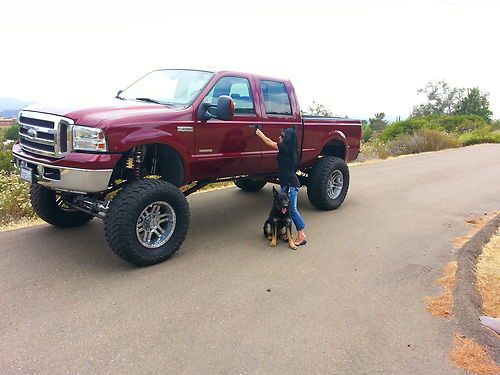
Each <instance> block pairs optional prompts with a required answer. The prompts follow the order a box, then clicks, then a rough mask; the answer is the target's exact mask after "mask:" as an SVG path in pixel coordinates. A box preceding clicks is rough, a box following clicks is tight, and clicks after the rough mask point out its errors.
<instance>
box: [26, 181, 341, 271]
mask: <svg viewBox="0 0 500 375" xmlns="http://www.w3.org/2000/svg"><path fill="white" fill-rule="evenodd" d="M272 199H273V198H272V191H271V187H266V188H265V189H263V190H262V191H260V192H257V193H246V192H242V191H239V190H237V189H227V190H219V191H213V192H207V193H203V194H196V195H193V196H190V197H189V203H190V210H191V223H190V228H189V231H188V235H187V238H186V241H185V242H184V244H183V245H182V247H181V248H180V250H179V251H178V252H177V253H176V254H175V255H174V256H173V257H172V258H171V259H170V260H168V261H167V262H164V263H162V264H160V265H158V266H155V267H164V266H168V265H170V266H175V264H176V263H177V262H179V261H182V262H184V261H191V260H192V259H193V258H197V257H200V256H206V255H207V254H210V255H214V254H215V255H214V256H217V253H219V252H225V251H230V252H231V253H238V252H244V253H245V254H248V253H249V252H254V253H255V256H256V257H260V256H262V254H264V255H265V254H269V253H270V252H273V251H274V252H276V251H280V250H281V251H283V250H285V249H286V245H285V244H282V245H279V246H278V248H277V249H275V250H272V249H270V248H269V245H268V241H267V240H266V239H265V238H264V236H263V234H262V226H263V223H264V221H265V220H266V218H267V216H268V213H269V209H270V207H271V204H272ZM299 210H300V211H301V212H302V213H303V216H305V218H306V221H307V216H310V215H318V214H322V212H321V211H318V210H317V209H316V208H314V207H313V206H311V204H310V203H309V202H308V200H307V194H306V192H305V189H303V191H301V193H300V196H299ZM337 212H340V210H339V211H337ZM22 231H26V232H27V233H29V235H25V234H21V233H20V232H22ZM18 233H19V236H17V238H21V240H19V241H20V242H23V244H22V245H21V246H22V249H23V250H22V251H26V252H28V253H29V254H26V256H28V257H29V258H34V261H35V262H39V263H51V264H53V265H54V267H56V268H59V267H62V268H66V267H69V268H73V267H75V268H81V269H91V270H92V272H99V270H100V271H103V270H104V271H106V272H109V271H110V270H111V271H127V270H128V271H130V270H133V269H138V268H137V267H135V266H133V265H130V264H128V263H126V262H124V261H122V260H121V259H120V258H118V257H117V256H116V255H115V254H114V253H113V252H112V251H111V249H110V248H109V247H108V244H107V242H106V239H105V237H104V228H103V223H102V221H100V220H98V219H94V220H92V221H91V222H90V223H89V224H87V225H84V226H82V227H79V228H71V229H64V230H61V229H58V228H54V227H51V226H48V225H43V226H39V227H34V228H27V229H23V230H20V231H18ZM35 238H36V243H34V240H33V239H35ZM45 266H48V265H47V264H46V265H45Z"/></svg>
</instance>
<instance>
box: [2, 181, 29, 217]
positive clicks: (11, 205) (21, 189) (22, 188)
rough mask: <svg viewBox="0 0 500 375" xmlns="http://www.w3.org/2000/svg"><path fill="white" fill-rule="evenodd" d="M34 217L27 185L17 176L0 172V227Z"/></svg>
mask: <svg viewBox="0 0 500 375" xmlns="http://www.w3.org/2000/svg"><path fill="white" fill-rule="evenodd" d="M34 217H35V213H34V212H33V209H32V207H31V203H30V200H29V184H28V183H26V182H24V181H22V180H21V179H20V178H19V177H18V176H17V174H14V173H8V172H6V171H0V225H5V224H8V223H9V222H12V221H16V220H20V219H31V218H34Z"/></svg>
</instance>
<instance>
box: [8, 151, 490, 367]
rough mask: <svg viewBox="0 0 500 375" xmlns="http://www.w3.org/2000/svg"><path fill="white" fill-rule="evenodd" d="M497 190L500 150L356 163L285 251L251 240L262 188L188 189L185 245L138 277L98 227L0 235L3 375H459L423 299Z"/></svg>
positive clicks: (264, 203)
mask: <svg viewBox="0 0 500 375" xmlns="http://www.w3.org/2000/svg"><path fill="white" fill-rule="evenodd" d="M499 186H500V145H483V146H476V147H469V148H464V149H456V150H447V151H442V152H438V153H432V154H421V155H417V156H414V157H407V158H401V159H395V160H388V161H383V162H379V163H374V164H366V165H359V166H354V167H352V168H351V188H350V192H349V194H348V197H347V200H346V201H345V203H344V205H343V206H342V207H341V208H340V209H339V210H336V211H332V212H320V211H318V210H316V209H314V208H313V207H312V206H311V205H310V204H309V202H308V201H307V196H306V193H305V189H303V191H301V194H300V197H299V209H300V210H301V212H302V213H303V216H304V219H305V221H306V223H307V225H308V227H307V233H308V235H309V241H308V244H307V245H306V246H304V247H301V248H299V250H298V251H296V252H294V251H292V250H289V249H288V248H287V247H286V244H284V243H280V244H279V246H278V247H277V248H270V247H269V246H268V242H267V241H266V240H265V239H264V238H263V236H262V233H261V227H262V224H263V222H264V220H265V219H266V217H267V214H268V209H269V206H270V204H271V200H272V194H271V188H270V187H266V188H265V189H264V190H263V191H262V192H259V193H255V194H248V193H244V192H241V191H239V190H238V189H236V188H234V189H228V190H221V191H215V192H210V193H203V194H196V195H193V196H191V197H189V202H190V205H191V212H192V223H191V228H190V232H189V234H188V239H187V240H186V242H185V243H184V245H183V247H182V248H181V250H180V251H179V252H178V253H177V254H176V255H175V256H174V257H173V258H172V259H171V260H169V261H167V262H165V263H163V264H160V265H157V266H154V267H149V268H136V267H133V266H130V265H128V264H127V263H125V262H123V261H121V260H120V259H119V258H118V257H116V256H115V255H114V254H113V253H112V252H111V250H109V249H108V247H107V245H106V242H105V240H104V234H103V225H102V222H101V221H99V220H93V221H92V222H91V223H90V224H89V225H87V226H84V227H81V228H75V229H69V230H58V229H55V228H53V227H51V226H48V225H43V226H38V227H33V228H26V229H21V230H16V231H12V232H6V233H0V374H1V375H11V374H50V375H56V374H99V375H100V374H120V375H124V374H176V375H177V374H382V373H383V374H459V373H462V372H461V371H459V370H456V369H454V368H453V367H452V366H451V364H450V362H449V360H448V351H449V350H450V348H451V342H452V337H453V329H454V328H455V327H453V326H452V325H451V324H450V323H449V322H446V321H442V320H439V319H436V318H433V317H431V316H430V315H429V314H428V313H427V312H426V311H425V307H424V304H423V302H422V300H423V298H424V296H427V295H435V294H436V293H438V292H439V291H440V288H439V287H438V286H437V285H436V284H435V282H434V281H435V280H436V279H437V278H438V277H439V276H440V268H441V267H442V266H443V265H444V264H445V263H446V262H448V261H449V260H450V259H452V258H453V246H452V244H451V242H450V239H451V238H453V237H456V236H460V235H464V234H465V233H466V232H467V227H466V224H465V222H464V219H465V218H466V217H467V216H468V215H471V214H473V215H481V214H483V213H485V212H491V211H493V210H498V209H499V208H500V188H499ZM268 290H270V291H268Z"/></svg>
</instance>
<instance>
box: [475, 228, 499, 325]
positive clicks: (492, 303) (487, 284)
mask: <svg viewBox="0 0 500 375" xmlns="http://www.w3.org/2000/svg"><path fill="white" fill-rule="evenodd" d="M476 275H477V283H478V289H479V292H480V293H481V296H482V298H483V311H484V312H485V314H486V315H488V316H490V317H492V318H500V230H498V231H497V232H496V234H495V235H493V237H492V238H491V240H490V242H488V243H487V244H486V245H485V246H484V248H483V252H482V254H481V255H480V256H479V259H478V263H477V265H476Z"/></svg>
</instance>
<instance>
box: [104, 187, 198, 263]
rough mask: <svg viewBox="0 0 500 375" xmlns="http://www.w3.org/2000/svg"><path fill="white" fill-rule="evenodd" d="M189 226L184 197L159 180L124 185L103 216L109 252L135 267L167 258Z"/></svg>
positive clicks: (173, 251)
mask: <svg viewBox="0 0 500 375" xmlns="http://www.w3.org/2000/svg"><path fill="white" fill-rule="evenodd" d="M188 227H189V204H188V202H187V200H186V197H185V196H184V194H182V192H181V191H180V190H179V189H178V188H176V187H175V186H174V185H172V184H170V183H168V182H165V181H161V180H140V181H137V182H132V183H130V185H128V186H125V187H124V188H123V189H122V191H120V193H119V194H118V195H117V196H116V197H115V198H114V199H113V201H112V202H111V205H110V208H109V211H108V212H107V213H106V216H105V217H104V233H105V236H106V240H107V241H108V244H109V246H110V247H111V250H113V252H114V253H115V254H116V255H118V256H119V257H120V258H122V259H124V260H126V261H127V262H129V263H132V264H135V265H138V266H150V265H153V264H157V263H161V262H163V261H165V260H167V259H168V258H170V257H171V256H172V255H173V254H174V253H175V252H176V251H177V250H178V249H179V248H180V247H181V245H182V243H183V242H184V239H185V238H186V234H187V230H188Z"/></svg>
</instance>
